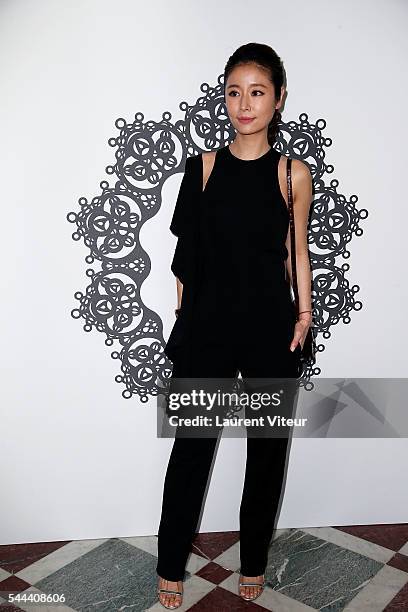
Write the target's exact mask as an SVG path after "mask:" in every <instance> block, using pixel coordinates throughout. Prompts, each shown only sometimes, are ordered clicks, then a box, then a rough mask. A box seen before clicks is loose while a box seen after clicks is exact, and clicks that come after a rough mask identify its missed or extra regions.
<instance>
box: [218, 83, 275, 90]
mask: <svg viewBox="0 0 408 612" xmlns="http://www.w3.org/2000/svg"><path fill="white" fill-rule="evenodd" d="M254 85H256V86H257V87H266V85H263V83H250V84H249V86H250V87H253V86H254ZM230 87H239V85H235V83H233V84H232V85H228V87H227V89H229V88H230Z"/></svg>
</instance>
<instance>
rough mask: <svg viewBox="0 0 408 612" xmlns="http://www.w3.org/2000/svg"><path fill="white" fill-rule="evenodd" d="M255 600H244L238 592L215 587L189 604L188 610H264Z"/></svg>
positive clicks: (197, 611) (222, 611)
mask: <svg viewBox="0 0 408 612" xmlns="http://www.w3.org/2000/svg"><path fill="white" fill-rule="evenodd" d="M265 609H266V608H264V607H263V606H260V605H258V604H257V603H256V601H253V602H252V601H244V600H243V599H242V598H241V597H240V596H239V595H238V594H236V595H235V594H234V593H231V592H230V591H227V590H226V589H222V588H220V587H216V588H215V589H213V590H212V591H211V592H210V593H208V595H206V596H205V597H203V598H202V599H200V601H198V602H197V603H196V604H194V605H193V606H191V607H190V608H189V609H188V610H189V612H191V611H194V612H226V611H227V610H230V611H231V612H240V611H241V610H254V612H255V611H256V610H258V611H259V612H261V611H262V610H265Z"/></svg>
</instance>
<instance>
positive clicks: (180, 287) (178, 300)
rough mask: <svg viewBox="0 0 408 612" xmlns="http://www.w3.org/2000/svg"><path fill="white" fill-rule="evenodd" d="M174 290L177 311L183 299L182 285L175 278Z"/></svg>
mask: <svg viewBox="0 0 408 612" xmlns="http://www.w3.org/2000/svg"><path fill="white" fill-rule="evenodd" d="M176 290H177V309H178V308H180V307H181V300H182V298H183V283H182V282H181V280H180V279H179V278H178V277H177V276H176Z"/></svg>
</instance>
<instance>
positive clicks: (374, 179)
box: [0, 0, 408, 544]
mask: <svg viewBox="0 0 408 612" xmlns="http://www.w3.org/2000/svg"><path fill="white" fill-rule="evenodd" d="M407 16H408V5H407V4H406V3H405V2H403V1H397V0H392V1H389V0H388V1H386V0H384V1H376V2H373V1H368V0H364V1H360V2H354V1H352V0H347V1H341V2H339V1H337V2H330V3H328V2H325V1H323V0H313V1H312V2H307V3H305V2H302V1H300V0H290V1H288V2H285V3H278V2H270V1H268V0H264V1H262V0H261V1H258V2H256V3H252V4H251V5H248V3H247V2H243V1H242V0H235V1H234V2H224V3H220V2H214V0H207V2H205V3H198V2H186V1H178V2H172V3H168V2H165V1H164V0H159V1H156V2H154V3H145V2H135V1H128V0H119V1H118V2H115V3H112V2H108V1H107V0H89V1H87V2H70V3H67V2H62V1H60V2H58V1H57V2H56V1H55V0H53V1H51V0H49V1H48V0H41V1H38V2H30V1H28V0H27V1H22V0H13V1H11V0H10V1H5V0H3V2H2V3H1V4H0V63H1V71H0V80H1V107H2V112H1V116H0V122H1V123H0V129H1V140H0V147H1V168H2V172H3V176H2V247H3V253H4V255H3V259H2V262H3V266H2V283H1V284H2V300H1V306H0V308H1V311H0V312H1V329H2V333H1V344H2V350H1V353H0V359H1V387H2V402H1V404H2V405H1V426H2V435H1V482H0V487H1V491H2V502H1V509H0V543H1V544H8V543H19V542H35V541H51V540H62V539H79V538H100V537H113V536H122V537H125V536H130V535H146V534H154V533H157V528H158V522H159V517H160V505H161V496H162V485H163V478H164V472H165V468H166V465H167V460H168V456H169V452H170V448H171V444H172V440H170V439H158V438H157V437H156V420H155V416H156V413H155V402H154V400H153V399H152V400H151V401H149V402H148V403H147V404H141V403H140V402H139V401H138V400H137V398H134V399H132V400H125V399H123V398H122V396H121V392H122V390H123V386H122V385H118V384H117V383H116V382H115V380H114V377H115V376H116V375H117V374H120V361H118V360H113V359H111V357H110V353H111V350H113V349H114V348H118V347H117V346H116V347H111V348H109V347H106V346H105V344H104V339H105V337H104V335H103V334H101V333H99V332H97V331H93V332H92V333H85V332H84V331H83V329H82V324H83V322H81V321H76V320H74V319H73V318H72V317H71V316H70V311H71V309H72V308H74V307H76V306H77V305H78V304H77V302H76V301H75V299H74V297H73V295H74V292H75V291H77V290H82V291H84V290H85V288H86V286H87V285H88V284H89V279H88V278H87V277H86V275H85V271H86V269H87V268H88V267H89V265H88V264H86V262H85V259H84V258H85V256H86V255H87V254H88V249H87V248H86V247H85V246H84V244H83V242H74V241H73V240H72V238H71V234H72V232H73V231H74V229H75V226H73V225H70V224H68V222H67V220H66V215H67V213H68V212H69V211H72V210H74V211H77V210H78V209H79V205H78V198H79V197H81V196H85V197H87V198H88V199H89V200H90V199H91V198H92V197H94V196H95V195H96V194H99V193H100V187H99V183H100V181H101V180H109V177H107V175H106V174H105V167H106V166H107V165H109V164H111V163H114V161H115V160H114V150H113V149H112V148H111V147H109V145H108V143H107V140H108V138H110V137H112V136H117V134H118V130H117V129H116V127H115V125H114V122H115V120H116V119H117V118H118V117H124V118H125V119H127V120H129V121H132V120H133V119H134V115H135V113H136V112H138V111H141V112H143V113H144V115H145V119H154V120H156V121H159V120H160V119H161V117H162V113H163V112H164V111H170V112H171V113H172V116H173V120H174V121H176V120H177V119H180V118H182V116H183V113H182V111H180V109H179V103H180V102H181V101H183V100H186V101H188V102H189V103H190V104H191V103H192V102H193V101H195V100H196V99H197V97H198V96H199V95H200V89H199V88H200V85H201V83H203V82H208V83H209V84H210V85H215V84H216V79H217V77H218V75H219V74H220V73H222V71H223V67H224V64H225V62H226V60H227V58H228V56H229V55H230V54H231V53H232V52H233V50H234V49H235V48H236V47H237V46H239V45H240V44H243V43H246V42H249V41H258V42H265V43H267V44H270V45H271V46H273V47H274V48H275V49H276V50H277V52H278V53H279V54H280V55H281V57H282V58H283V60H284V64H285V68H286V71H287V78H288V98H287V101H286V105H285V111H284V115H283V119H284V121H289V120H290V119H293V120H298V117H299V114H300V113H303V112H306V113H307V114H308V115H309V120H310V121H312V122H313V121H316V120H317V119H319V118H324V119H325V120H326V121H327V128H326V130H325V135H326V136H327V137H330V138H332V139H333V145H332V146H331V147H329V148H328V149H327V151H326V161H327V163H332V164H333V165H334V168H335V171H334V176H335V177H336V178H338V179H339V181H340V185H339V191H340V192H341V193H344V194H345V196H346V197H347V198H348V197H350V195H351V194H357V195H358V197H359V201H358V204H357V206H358V207H359V208H367V209H368V211H369V217H368V219H367V220H366V221H364V222H363V224H362V227H363V228H364V234H363V236H362V237H361V238H355V239H353V241H352V242H351V245H350V250H351V254H352V256H351V258H350V260H349V263H350V264H351V270H350V272H349V275H348V278H349V280H350V284H351V285H353V284H358V285H359V286H360V287H361V289H360V293H359V296H358V299H361V301H362V302H363V309H362V311H361V312H359V313H354V314H353V315H352V321H351V323H350V324H349V325H342V324H340V325H337V326H336V327H335V329H334V330H333V335H332V338H331V339H330V341H329V342H327V343H326V350H325V352H324V353H323V354H322V355H321V357H320V359H319V365H320V367H321V368H322V375H324V376H333V377H339V376H347V377H357V376H359V377H371V376H372V377H378V376H381V377H382V376H384V377H388V376H389V377H406V375H407V359H406V346H407V344H406V342H407V327H406V317H407V306H408V299H407V298H408V295H407V284H406V282H405V279H406V255H405V247H406V227H407V225H406V224H407V221H408V214H407V206H406V202H405V200H406V198H405V192H404V187H403V184H402V181H403V180H404V177H405V175H406V172H405V165H406V156H405V154H404V150H405V146H406V140H407V138H406V137H407V127H406V121H405V105H406V96H407V79H406V71H405V69H404V66H405V60H406V57H407V46H408V43H407V37H406V27H407ZM180 181H181V174H178V175H176V176H174V177H172V179H171V180H169V181H167V183H166V185H165V188H164V192H163V196H164V198H163V203H162V207H161V210H160V211H159V213H158V214H157V215H156V216H155V217H154V218H153V219H152V220H151V221H150V222H149V223H147V224H146V225H145V226H144V228H143V230H142V233H141V240H142V242H143V245H144V248H145V249H146V251H147V252H148V253H149V256H150V258H151V262H152V271H151V273H150V275H149V277H148V279H147V280H146V282H145V283H144V285H143V291H142V296H143V300H144V302H145V303H146V304H148V305H149V306H150V307H151V308H152V309H154V310H156V311H157V312H159V313H160V316H161V317H162V319H163V324H164V335H165V337H167V336H168V334H169V332H170V329H171V325H172V323H173V316H174V315H173V308H174V305H175V299H176V294H175V280H174V277H173V275H172V273H171V272H170V269H169V268H170V261H171V258H172V254H173V250H174V247H175V238H174V236H172V235H171V234H170V232H169V230H168V227H169V223H170V218H171V214H172V212H173V208H174V203H175V198H176V196H177V192H178V188H179V184H180ZM159 234H160V240H157V236H158V235H159ZM407 459H408V445H407V441H406V440H405V439H381V440H361V439H353V440H347V439H328V440H300V439H296V440H294V442H293V445H292V450H291V455H290V463H289V472H288V480H287V485H286V493H285V497H284V503H283V506H282V511H281V515H280V519H279V523H278V526H279V527H307V526H323V525H344V524H362V523H363V524H368V523H388V522H405V521H406V520H407V515H406V508H407V502H408V494H407V489H406V488H405V489H404V488H403V487H402V486H401V483H402V482H403V480H404V476H405V465H406V462H407ZM244 466H245V440H244V439H239V440H232V439H225V440H222V443H221V445H220V448H219V452H218V456H217V461H216V464H215V469H214V473H213V478H212V481H211V485H210V489H209V493H208V497H207V502H206V506H205V511H204V514H203V517H202V522H201V527H200V529H201V530H202V531H218V530H235V529H238V507H239V500H240V496H241V491H242V483H243V470H244ZM300 500H301V503H300Z"/></svg>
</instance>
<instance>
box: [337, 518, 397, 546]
mask: <svg viewBox="0 0 408 612" xmlns="http://www.w3.org/2000/svg"><path fill="white" fill-rule="evenodd" d="M333 527H334V529H339V530H340V531H345V532H346V533H350V534H351V535H353V536H356V537H357V538H362V539H363V540H368V541H369V542H374V543H375V544H379V545H380V546H384V547H385V548H389V549H390V550H395V551H397V550H399V549H400V548H401V546H403V545H404V544H405V543H406V542H408V523H398V524H395V525H349V526H347V525H346V526H340V525H339V526H337V525H336V526H335V525H333Z"/></svg>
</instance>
